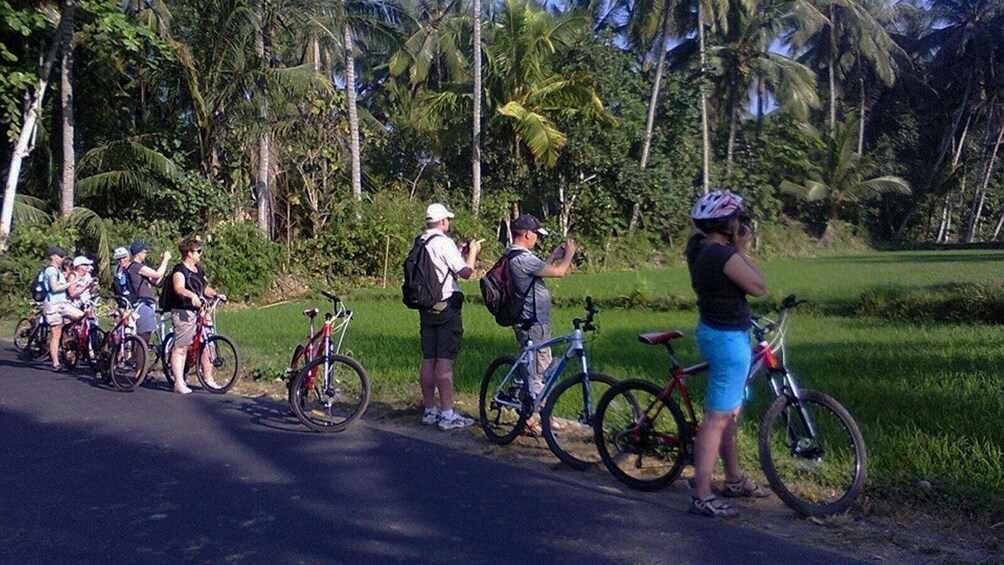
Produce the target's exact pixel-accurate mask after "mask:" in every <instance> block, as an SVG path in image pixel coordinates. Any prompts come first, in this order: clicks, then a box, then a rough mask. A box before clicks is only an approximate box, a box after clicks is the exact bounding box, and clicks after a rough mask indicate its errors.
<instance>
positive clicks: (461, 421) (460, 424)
mask: <svg viewBox="0 0 1004 565" xmlns="http://www.w3.org/2000/svg"><path fill="white" fill-rule="evenodd" d="M473 424H474V419H473V418H468V417H467V416H464V415H462V414H461V413H460V412H457V411H454V412H453V416H452V417H450V418H447V417H446V416H440V417H439V429H441V430H453V429H456V428H466V427H467V426H471V425H473Z"/></svg>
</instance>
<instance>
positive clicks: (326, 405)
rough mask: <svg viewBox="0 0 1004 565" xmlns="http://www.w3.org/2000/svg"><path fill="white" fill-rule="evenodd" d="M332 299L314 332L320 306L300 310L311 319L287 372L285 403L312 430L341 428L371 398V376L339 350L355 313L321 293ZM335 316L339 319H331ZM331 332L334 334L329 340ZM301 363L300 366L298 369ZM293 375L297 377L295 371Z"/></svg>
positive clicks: (360, 413)
mask: <svg viewBox="0 0 1004 565" xmlns="http://www.w3.org/2000/svg"><path fill="white" fill-rule="evenodd" d="M321 294H323V295H324V296H325V297H327V298H328V300H330V301H331V306H332V309H333V310H334V313H331V312H327V313H325V314H324V324H322V325H321V329H320V330H318V331H317V333H314V318H315V317H317V314H318V312H319V310H318V309H317V308H312V309H310V310H304V311H303V315H304V316H306V317H307V318H308V319H309V320H310V329H309V331H308V333H307V341H306V343H305V344H302V345H298V346H297V348H296V350H295V351H294V353H293V359H292V363H291V366H290V369H289V370H288V371H287V374H288V375H290V376H291V377H292V379H291V381H290V385H289V407H290V408H291V409H292V410H293V413H294V414H296V417H297V418H298V419H299V420H300V422H302V423H303V425H305V426H307V427H308V428H310V429H311V430H314V431H316V432H325V433H327V432H341V431H344V430H345V429H347V428H348V427H349V425H350V424H352V423H353V422H355V421H356V420H358V419H359V418H360V417H362V415H363V413H364V412H365V411H366V408H367V407H368V406H369V402H370V380H369V375H367V374H366V370H365V369H363V367H362V365H360V364H359V362H358V361H356V360H355V359H353V358H351V357H348V356H346V355H342V354H341V349H342V343H343V341H344V339H345V333H346V332H347V331H348V327H349V324H350V323H351V322H352V318H353V316H354V314H353V312H352V310H348V309H346V308H345V306H344V303H342V300H341V299H340V298H339V297H337V296H335V295H333V294H329V293H327V292H321ZM335 320H341V321H340V322H338V323H337V325H336V324H335ZM332 334H337V335H338V340H337V342H333V340H332ZM301 365H302V368H301ZM294 374H295V376H293V375H294Z"/></svg>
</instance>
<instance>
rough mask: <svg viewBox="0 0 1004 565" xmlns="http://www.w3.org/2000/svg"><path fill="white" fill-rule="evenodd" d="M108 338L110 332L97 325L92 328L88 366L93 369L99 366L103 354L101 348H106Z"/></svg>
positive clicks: (89, 335)
mask: <svg viewBox="0 0 1004 565" xmlns="http://www.w3.org/2000/svg"><path fill="white" fill-rule="evenodd" d="M107 336H108V332H106V331H105V330H103V329H101V328H99V327H98V326H96V325H95V326H94V327H93V328H91V331H90V333H89V334H88V339H90V341H91V343H90V351H88V352H87V364H88V365H90V366H91V368H95V367H97V366H98V356H99V355H100V354H101V348H102V347H103V346H104V344H105V339H106V338H107Z"/></svg>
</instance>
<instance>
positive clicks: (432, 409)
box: [416, 190, 767, 516]
mask: <svg viewBox="0 0 1004 565" xmlns="http://www.w3.org/2000/svg"><path fill="white" fill-rule="evenodd" d="M690 216H691V228H692V231H691V234H690V237H689V239H688V243H687V248H686V256H687V264H688V267H689V270H690V276H691V284H692V286H693V288H694V291H695V293H696V294H697V306H698V312H699V314H700V321H699V322H698V325H697V331H696V335H697V340H698V347H699V349H700V351H701V354H702V355H703V356H704V358H705V360H706V361H707V362H708V365H709V378H708V390H707V397H706V404H705V420H704V424H703V425H702V426H701V427H700V430H699V432H698V435H697V438H696V448H695V451H696V453H695V458H694V459H695V477H694V479H693V481H692V482H691V485H692V501H691V504H690V507H689V510H690V511H691V512H693V513H695V514H699V515H703V516H732V515H734V514H735V513H736V509H735V508H734V507H731V506H729V505H728V504H725V503H722V502H721V501H719V500H718V498H717V497H716V496H715V495H714V494H712V487H711V475H712V470H713V468H714V465H715V462H716V461H717V459H718V456H719V455H720V456H721V458H722V460H723V462H724V465H725V483H724V485H723V486H722V488H721V489H720V491H719V492H720V493H721V494H722V495H724V496H727V497H763V496H766V495H767V492H766V490H765V489H763V488H761V487H760V486H759V485H757V484H756V483H754V482H753V481H752V480H750V479H748V478H747V477H746V476H745V475H744V474H743V473H742V471H741V469H740V467H739V457H738V446H737V428H736V423H737V420H738V417H739V412H740V409H741V406H742V399H743V389H744V386H745V383H746V377H747V372H748V370H749V368H750V360H751V358H750V329H751V322H752V318H751V316H752V314H751V310H750V306H749V303H748V302H747V300H746V296H747V295H752V296H762V295H764V294H765V293H766V292H767V285H766V280H765V279H764V276H763V273H762V272H761V271H760V270H759V269H758V268H757V266H756V264H755V263H754V261H753V260H752V259H751V258H750V257H749V256H748V255H747V254H746V251H747V248H748V247H749V243H750V240H751V237H752V230H751V229H749V227H748V226H747V223H748V222H747V221H746V219H747V217H746V216H745V205H744V203H743V199H742V198H741V197H739V196H737V195H735V194H733V193H731V192H730V191H728V190H717V191H713V192H710V193H708V194H705V195H704V196H702V197H701V198H700V199H699V200H698V201H697V202H696V203H695V205H694V207H693V209H692V210H691V215H690ZM453 217H454V214H453V213H452V212H450V211H449V210H448V209H447V208H446V207H445V206H443V205H442V204H439V203H436V204H432V205H430V206H429V207H428V209H427V211H426V216H425V220H426V228H427V230H426V231H425V233H423V234H422V235H421V236H419V238H418V239H417V240H416V246H418V245H423V244H425V246H426V248H427V249H428V251H429V254H430V256H431V258H432V262H433V264H434V265H435V267H436V272H437V275H438V277H437V279H438V280H439V281H442V295H441V300H440V302H439V303H437V304H436V305H434V306H433V307H431V308H429V309H424V310H422V311H421V313H420V333H421V337H422V355H423V359H422V364H421V370H420V378H419V382H420V383H421V388H422V398H423V403H424V413H423V417H422V422H423V423H424V424H430V425H431V424H438V425H439V427H440V428H442V429H453V428H459V427H464V426H469V425H471V424H473V423H474V420H473V419H471V418H468V417H466V416H463V415H461V414H459V413H458V412H456V411H455V410H454V409H453V405H452V404H453V362H454V360H455V359H456V357H457V354H458V353H459V351H460V344H461V339H462V336H463V323H462V319H461V306H462V304H463V296H462V295H461V292H460V287H459V285H458V284H457V278H465V279H466V278H470V277H471V275H472V273H473V266H474V262H475V261H476V257H477V253H478V251H479V250H480V241H478V240H470V241H468V242H467V243H466V244H465V245H463V246H462V247H461V248H458V247H457V246H456V245H455V244H454V243H453V241H452V240H450V239H449V238H448V237H438V236H442V235H445V234H446V233H447V232H448V231H449V229H450V219H451V218H453ZM510 229H511V232H512V240H511V241H512V243H511V245H510V246H509V247H508V248H507V249H506V251H505V256H506V258H507V259H508V262H509V276H510V278H511V281H512V286H513V288H514V291H515V292H514V295H515V297H517V299H518V300H522V301H523V311H522V316H521V317H520V318H521V321H520V322H519V323H516V324H515V325H513V326H512V327H513V333H514V334H515V338H516V341H517V342H518V343H519V345H520V346H521V347H523V346H524V345H525V344H526V343H527V342H528V340H532V341H533V342H536V343H542V342H544V341H547V340H548V339H550V338H551V318H550V310H551V297H550V293H549V291H548V289H547V286H546V285H545V284H544V281H543V279H544V278H549V277H562V276H564V275H565V274H566V273H567V272H568V269H569V267H570V265H571V262H572V258H573V257H574V255H575V243H574V242H573V241H572V240H567V241H564V242H563V243H561V244H560V245H558V246H557V247H556V248H555V249H554V251H553V252H552V253H551V254H550V256H549V257H548V258H547V259H546V260H545V259H541V258H540V257H538V256H537V255H535V254H534V253H533V250H534V249H535V248H536V246H537V244H538V242H539V241H540V238H541V237H542V236H546V235H548V232H547V230H546V229H544V227H543V226H542V225H541V223H540V221H539V220H538V219H537V218H535V217H534V216H532V215H529V214H523V215H521V216H519V217H518V218H516V219H515V220H514V221H512V222H511V224H510ZM463 254H466V256H463ZM552 362H553V360H552V356H551V353H550V349H542V350H540V351H538V352H537V355H536V363H535V364H536V366H535V367H534V369H535V372H534V374H533V376H532V381H533V387H534V389H535V390H536V391H539V390H540V388H541V386H542V384H543V383H542V376H543V375H545V373H546V371H547V370H548V367H549V366H550V365H551V364H552ZM437 390H438V392H439V404H438V405H437V404H436V403H435V392H436V391H437ZM526 431H527V432H528V433H530V434H539V433H540V427H539V422H538V421H537V420H536V416H534V417H532V418H531V419H530V420H528V421H527V423H526Z"/></svg>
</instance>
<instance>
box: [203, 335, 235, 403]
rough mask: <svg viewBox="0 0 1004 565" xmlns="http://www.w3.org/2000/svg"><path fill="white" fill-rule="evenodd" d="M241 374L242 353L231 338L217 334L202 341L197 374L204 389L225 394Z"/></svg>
mask: <svg viewBox="0 0 1004 565" xmlns="http://www.w3.org/2000/svg"><path fill="white" fill-rule="evenodd" d="M207 370H208V371H209V373H208V374H206V371H207ZM240 374H241V358H240V354H238V353H237V346H236V345H234V342H232V341H230V338H228V337H227V336H225V335H219V334H217V335H214V336H210V337H209V339H207V340H206V341H204V342H203V343H202V348H201V349H200V350H199V361H198V366H197V367H196V368H195V375H196V376H197V377H199V382H200V383H201V384H202V388H203V389H205V390H207V391H209V392H212V393H215V394H223V393H225V392H226V391H228V390H230V389H231V388H233V386H234V385H235V384H237V377H238V376H240Z"/></svg>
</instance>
